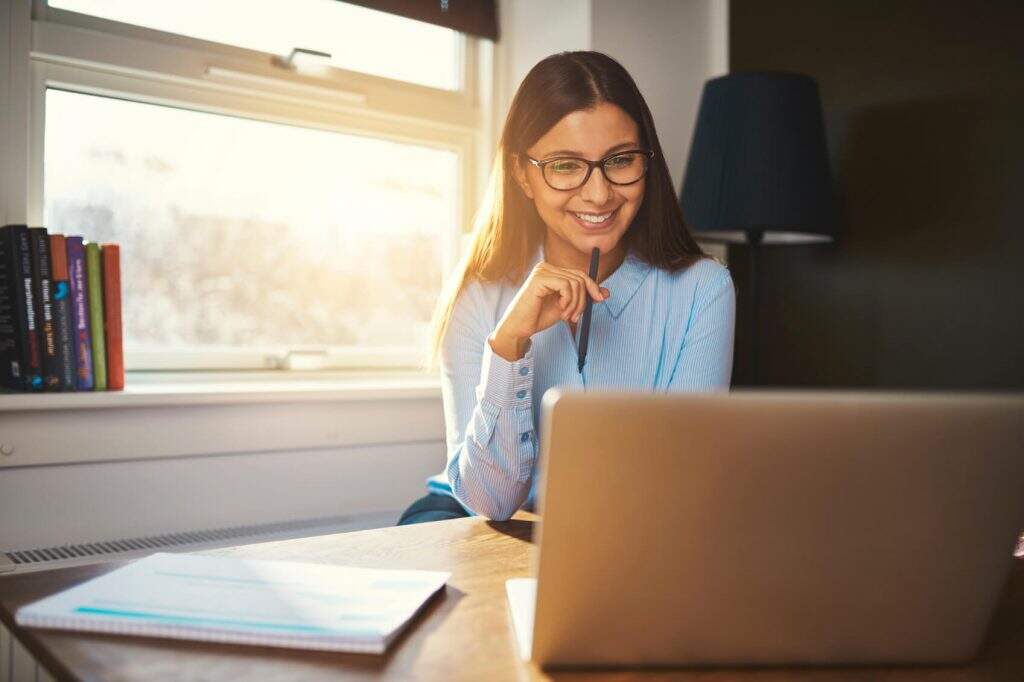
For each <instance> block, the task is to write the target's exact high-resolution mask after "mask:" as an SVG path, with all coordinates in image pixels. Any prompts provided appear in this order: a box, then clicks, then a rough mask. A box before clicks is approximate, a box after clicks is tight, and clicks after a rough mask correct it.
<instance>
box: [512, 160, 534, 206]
mask: <svg viewBox="0 0 1024 682" xmlns="http://www.w3.org/2000/svg"><path fill="white" fill-rule="evenodd" d="M512 175H513V176H515V179H516V183H517V184H518V185H519V187H520V188H522V190H523V194H525V195H526V196H527V198H529V199H532V198H533V189H531V188H530V181H529V180H527V179H526V169H525V168H523V164H522V163H521V161H520V156H519V154H513V155H512Z"/></svg>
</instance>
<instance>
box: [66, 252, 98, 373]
mask: <svg viewBox="0 0 1024 682" xmlns="http://www.w3.org/2000/svg"><path fill="white" fill-rule="evenodd" d="M67 243H68V274H69V275H70V284H71V325H72V330H73V331H72V336H73V338H74V347H75V380H76V384H77V388H78V390H79V391H91V390H92V334H91V333H90V326H89V279H88V276H87V275H86V270H85V245H84V244H83V242H82V238H81V237H68V239H67Z"/></svg>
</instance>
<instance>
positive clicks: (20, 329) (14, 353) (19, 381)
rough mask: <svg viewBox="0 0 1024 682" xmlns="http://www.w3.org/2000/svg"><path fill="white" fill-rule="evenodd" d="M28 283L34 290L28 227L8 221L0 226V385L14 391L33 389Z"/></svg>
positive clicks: (37, 376) (29, 287)
mask: <svg viewBox="0 0 1024 682" xmlns="http://www.w3.org/2000/svg"><path fill="white" fill-rule="evenodd" d="M26 286H27V288H28V290H29V291H31V289H32V263H31V259H30V256H29V246H28V228H27V227H26V226H24V225H6V226H4V227H2V228H0V362H2V366H0V387H2V388H6V389H11V390H15V391H25V390H31V388H32V379H33V376H32V373H31V362H30V357H29V345H28V344H29V336H28V322H29V315H30V313H31V299H28V300H26V298H25V290H26ZM36 378H40V377H39V375H38V374H37V375H36ZM40 379H41V378H40Z"/></svg>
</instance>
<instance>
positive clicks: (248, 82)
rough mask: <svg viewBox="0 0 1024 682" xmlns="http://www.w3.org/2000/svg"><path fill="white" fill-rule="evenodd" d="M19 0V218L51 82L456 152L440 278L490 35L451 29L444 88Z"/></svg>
mask: <svg viewBox="0 0 1024 682" xmlns="http://www.w3.org/2000/svg"><path fill="white" fill-rule="evenodd" d="M29 1H30V0H12V2H13V3H17V4H20V3H26V4H27V3H28V2H29ZM31 2H32V6H31V22H30V23H31V27H30V28H31V39H30V52H29V56H28V58H29V65H28V71H29V76H28V79H29V90H30V97H29V106H28V114H27V116H28V121H27V133H28V164H27V178H26V185H27V203H28V205H27V210H26V213H27V219H28V221H29V222H30V223H33V224H42V219H43V191H44V188H43V177H44V169H43V159H44V137H45V129H46V125H45V121H46V110H45V109H46V90H47V88H50V87H54V88H59V89H63V90H69V91H73V92H79V93H84V94H92V95H102V96H108V97H116V98H120V99H126V100H131V101H136V102H142V103H149V104H162V105H168V106H174V107H179V108H184V109H189V110H194V111H203V112H211V113H219V114H227V115H231V116H238V117H242V118H250V119H256V120H260V121H269V122H276V123H285V124H290V125H299V126H304V127H310V128H315V129H319V130H326V131H335V132H342V133H348V134H357V135H369V136H373V137H378V138H383V139H388V140H392V141H397V142H408V143H415V144H419V145H427V146H432V147H435V148H439V149H445V150H449V151H452V152H454V153H456V154H457V156H458V159H459V166H458V167H459V176H460V178H459V179H460V193H461V196H460V199H459V201H458V208H457V211H456V213H457V215H454V216H452V227H451V230H449V231H448V233H446V234H445V235H444V237H443V238H444V243H443V245H442V254H443V263H442V267H443V274H444V275H445V276H447V274H448V273H449V272H451V270H452V268H454V266H455V264H456V263H457V261H458V258H459V256H460V249H461V246H462V243H463V241H464V240H463V239H462V236H463V231H464V227H465V226H466V225H467V224H468V222H469V217H470V216H472V214H473V211H474V210H475V207H476V204H477V202H478V199H479V195H480V194H481V192H482V189H483V187H484V184H485V182H486V174H487V172H488V170H489V167H488V166H489V160H490V155H491V151H492V150H491V149H490V147H491V146H492V144H493V142H492V138H493V136H494V133H493V126H494V112H493V102H492V94H493V82H492V79H493V76H494V67H493V62H494V56H493V50H494V46H493V43H491V42H490V41H487V40H479V39H476V38H473V37H470V36H463V38H462V45H463V48H462V53H463V54H462V60H461V61H462V64H463V73H462V78H461V83H462V88H461V89H459V90H457V91H448V90H440V89H436V88H430V87H427V86H422V85H417V84H413V83H408V82H403V81H397V80H393V79H388V78H383V77H379V76H373V75H369V74H365V73H359V72H355V71H348V70H345V69H341V68H330V69H329V70H328V72H327V75H325V76H323V77H310V76H307V75H301V74H295V73H292V72H289V71H286V70H284V69H281V68H280V67H275V66H273V65H272V63H271V61H270V58H271V57H272V56H273V55H269V54H267V53H263V52H258V51H254V50H248V49H244V48H239V47H234V46H230V45H224V44H220V43H214V42H209V41H205V40H199V39H195V38H190V37H187V36H181V35H177V34H172V33H166V32H162V31H157V30H153V29H149V28H143V27H139V26H134V25H130V24H124V23H120V22H116V21H110V20H107V19H101V18H98V17H93V16H88V15H83V14H78V13H75V12H70V11H66V10H60V9H56V8H52V7H49V6H48V5H47V4H46V0H31ZM21 12H23V14H21V17H22V18H21V19H19V16H18V15H19V13H21ZM27 15H28V12H26V11H24V10H23V9H16V10H14V11H13V12H12V21H14V22H15V24H17V23H20V22H21V21H25V20H26V19H27ZM12 28H13V29H14V30H15V31H16V30H17V26H16V25H14V26H12ZM25 28H26V29H27V28H29V27H27V26H26V27H25ZM296 47H300V46H296ZM301 47H313V48H315V47H316V46H315V45H309V46H301ZM23 172H24V171H23ZM10 214H11V211H10V210H9V209H8V215H10ZM422 357H423V354H422V352H421V351H420V349H416V350H414V351H409V350H407V349H400V348H374V349H358V348H327V347H312V348H311V347H300V348H294V347H268V348H261V349H259V350H252V351H247V350H242V349H235V348H225V349H211V350H209V351H206V350H204V351H203V352H198V353H197V352H189V351H176V352H174V351H172V352H166V351H159V352H146V351H141V352H140V351H136V352H128V353H126V357H125V363H126V369H127V370H128V371H140V370H141V371H165V370H186V371H187V370H259V369H263V370H302V371H309V370H334V371H337V370H355V369H364V370H365V369H376V370H385V369H391V370H395V369H397V370H416V369H418V368H420V366H421V361H422ZM275 374H277V372H275ZM280 374H282V375H284V374H287V373H284V372H282V373H280Z"/></svg>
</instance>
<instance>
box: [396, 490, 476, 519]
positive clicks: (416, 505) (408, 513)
mask: <svg viewBox="0 0 1024 682" xmlns="http://www.w3.org/2000/svg"><path fill="white" fill-rule="evenodd" d="M467 516H469V514H468V513H466V510H465V509H463V508H462V505H461V504H459V503H458V502H457V501H456V500H455V498H454V497H450V496H448V495H436V494H434V493H430V494H429V495H426V496H424V497H421V498H420V499H418V500H416V501H415V502H413V503H412V504H411V505H409V508H408V509H406V510H405V511H404V512H402V516H401V517H399V519H398V523H397V524H396V525H399V526H408V525H410V524H413V523H426V522H428V521H446V520H448V519H461V518H465V517H467Z"/></svg>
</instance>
